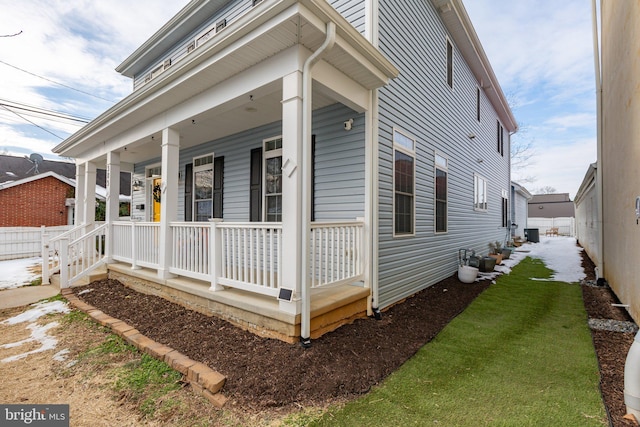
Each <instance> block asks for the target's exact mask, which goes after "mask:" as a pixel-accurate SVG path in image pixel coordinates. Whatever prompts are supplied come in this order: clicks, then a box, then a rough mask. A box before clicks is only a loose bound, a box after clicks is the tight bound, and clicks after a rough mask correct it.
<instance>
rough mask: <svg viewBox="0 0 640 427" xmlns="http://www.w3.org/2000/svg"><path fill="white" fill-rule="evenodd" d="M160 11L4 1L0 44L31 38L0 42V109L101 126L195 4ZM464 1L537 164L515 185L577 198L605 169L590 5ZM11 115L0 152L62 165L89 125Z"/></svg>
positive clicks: (1, 123) (142, 4)
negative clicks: (130, 61)
mask: <svg viewBox="0 0 640 427" xmlns="http://www.w3.org/2000/svg"><path fill="white" fill-rule="evenodd" d="M159 4H160V2H158V1H157V0H138V1H135V2H131V1H125V0H110V1H108V2H106V1H86V0H22V1H17V2H16V1H13V0H11V1H9V0H0V10H2V13H1V14H0V35H2V36H4V35H10V34H15V33H18V32H20V31H22V33H21V34H20V35H18V36H15V37H0V61H1V62H0V76H1V78H0V104H2V103H5V102H6V101H9V102H10V103H13V102H20V103H22V104H26V106H28V108H31V107H39V108H44V109H47V110H54V111H59V112H64V113H67V114H71V115H74V116H80V117H85V118H94V117H96V116H97V115H99V114H100V113H102V112H103V111H105V110H106V109H107V108H109V107H110V106H112V105H113V101H117V100H119V99H122V98H123V97H124V96H126V95H127V94H128V93H130V92H131V81H130V80H129V79H127V78H124V77H122V76H120V75H119V74H118V73H117V72H115V71H114V69H115V67H116V66H118V65H119V64H120V62H122V61H123V60H124V59H125V58H126V57H127V56H128V55H129V54H130V53H132V52H133V51H134V50H135V49H136V48H137V47H138V46H140V45H141V44H142V43H143V42H144V41H145V40H146V39H147V38H148V37H149V36H150V35H151V34H153V33H154V32H155V31H156V30H157V29H158V28H160V26H162V25H163V24H164V23H165V22H166V21H168V20H169V19H170V18H171V17H172V16H173V15H174V14H175V13H177V12H178V11H179V10H180V9H181V8H182V7H183V6H184V5H186V4H187V0H177V1H171V2H170V1H164V2H161V4H162V7H158V5H159ZM464 4H465V7H466V10H467V13H468V14H469V16H470V18H471V21H472V23H473V25H474V27H475V29H476V32H477V33H478V36H479V38H480V41H481V42H482V44H483V47H484V50H485V52H486V54H487V56H488V58H489V60H490V61H491V64H492V66H493V69H494V71H495V74H496V76H497V77H498V80H499V81H500V83H501V86H502V89H503V91H504V93H505V94H506V96H507V98H508V100H509V102H510V104H511V105H512V108H513V111H514V114H515V116H516V119H517V120H518V123H519V124H520V129H521V130H520V132H518V133H517V134H515V135H514V136H513V137H512V141H513V142H514V143H515V144H519V145H522V144H528V145H530V146H531V148H530V149H529V150H528V153H529V154H531V155H532V156H531V158H530V160H529V162H528V165H527V166H526V167H525V168H516V169H514V170H513V173H512V175H513V179H514V180H516V181H521V183H523V185H524V186H525V187H527V188H528V189H529V190H531V191H532V192H535V190H537V189H540V188H543V187H553V188H555V189H556V190H557V191H558V192H566V193H570V194H571V196H572V197H573V196H574V195H575V193H576V191H577V189H578V187H579V185H580V183H581V182H582V178H583V177H584V174H585V173H586V171H587V168H588V166H589V164H590V163H592V162H595V161H596V109H595V83H594V82H595V78H594V71H593V70H594V66H593V45H592V33H591V31H592V29H591V2H590V1H589V0H562V1H558V0H517V1H513V0H464ZM122 11H126V13H122ZM7 64H8V65H7ZM15 67H17V68H21V69H23V70H26V71H28V72H30V73H33V74H36V75H38V76H42V77H46V78H47V79H49V80H44V79H42V78H40V77H36V76H34V75H32V74H29V73H26V72H24V71H19V70H17V69H16V68H15ZM50 80H53V81H56V82H59V83H63V84H65V85H66V86H69V87H72V88H74V89H77V90H72V89H69V88H66V87H62V86H60V85H56V84H54V83H52V82H51V81H50ZM89 94H91V95H89ZM14 111H16V112H19V113H20V114H21V115H23V116H24V118H20V117H18V116H17V115H15V113H11V112H9V111H7V110H5V109H4V108H2V107H0V153H8V154H15V155H23V154H29V153H32V152H39V153H42V154H43V155H44V156H45V157H47V158H55V156H53V154H51V148H52V147H53V146H55V145H57V144H58V143H59V142H60V141H61V139H60V138H64V137H66V136H68V135H70V134H71V133H73V132H75V131H76V130H78V129H79V128H80V125H81V123H79V122H73V121H69V120H65V119H61V118H56V120H55V121H52V120H51V118H50V117H49V116H42V115H38V114H34V113H33V112H30V113H29V115H26V111H25V110H15V109H14ZM25 118H26V119H28V120H30V121H31V122H33V123H35V124H36V125H38V126H41V127H42V128H44V129H46V130H47V131H48V132H47V131H44V130H42V129H40V128H38V127H36V126H34V125H32V124H29V123H27V122H26V121H25ZM52 134H55V135H56V136H54V135H52ZM0 173H2V171H0Z"/></svg>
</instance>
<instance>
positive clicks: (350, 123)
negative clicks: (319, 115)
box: [344, 119, 353, 131]
mask: <svg viewBox="0 0 640 427" xmlns="http://www.w3.org/2000/svg"><path fill="white" fill-rule="evenodd" d="M352 127H353V119H349V120H347V121H346V122H344V130H345V131H350V130H351V128H352Z"/></svg>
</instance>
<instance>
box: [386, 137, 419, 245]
mask: <svg viewBox="0 0 640 427" xmlns="http://www.w3.org/2000/svg"><path fill="white" fill-rule="evenodd" d="M396 133H398V134H400V135H402V136H404V137H405V138H408V139H410V140H411V141H413V150H410V149H409V148H407V147H404V146H403V145H400V144H397V143H396V142H395V137H394V136H395V134H396ZM391 144H392V159H391V163H392V171H393V173H392V175H393V179H392V183H391V186H392V187H391V188H392V195H393V196H392V215H391V216H392V224H391V229H392V231H393V237H394V238H396V237H397V238H404V237H413V236H415V235H416V138H415V137H414V136H412V135H411V134H410V133H409V132H406V131H404V130H402V129H399V128H397V127H394V128H393V131H392V134H391ZM396 151H400V152H401V153H404V154H406V155H407V156H411V157H412V158H413V203H412V206H411V218H412V220H413V225H412V227H411V230H412V231H411V233H401V234H396V160H395V159H396Z"/></svg>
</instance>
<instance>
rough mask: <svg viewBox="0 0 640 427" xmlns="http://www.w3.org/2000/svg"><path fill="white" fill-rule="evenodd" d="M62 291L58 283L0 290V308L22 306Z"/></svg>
mask: <svg viewBox="0 0 640 427" xmlns="http://www.w3.org/2000/svg"><path fill="white" fill-rule="evenodd" d="M59 293H60V288H59V287H57V286H56V285H53V284H52V285H40V286H23V287H21V288H15V289H7V290H4V291H0V310H3V309H5V308H13V307H22V306H25V305H29V304H33V303H34V302H38V301H40V300H43V299H45V298H51V297H53V296H56V295H58V294H59Z"/></svg>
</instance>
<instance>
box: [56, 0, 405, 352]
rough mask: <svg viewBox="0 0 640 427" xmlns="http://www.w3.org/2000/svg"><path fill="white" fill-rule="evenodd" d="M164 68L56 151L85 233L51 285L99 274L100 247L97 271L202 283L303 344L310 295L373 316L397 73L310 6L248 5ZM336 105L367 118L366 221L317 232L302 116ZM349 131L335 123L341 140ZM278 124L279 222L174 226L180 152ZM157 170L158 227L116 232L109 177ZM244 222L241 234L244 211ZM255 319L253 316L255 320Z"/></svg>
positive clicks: (163, 39) (282, 0) (135, 60)
mask: <svg viewBox="0 0 640 427" xmlns="http://www.w3.org/2000/svg"><path fill="white" fill-rule="evenodd" d="M181 25H183V26H185V27H187V26H189V25H192V24H191V23H190V21H189V20H187V19H186V18H185V21H184V22H182V23H180V22H178V23H176V26H177V27H180V26H181ZM172 31H173V30H172V29H162V30H161V31H160V32H159V33H158V34H156V35H154V36H153V37H152V40H151V41H153V43H158V44H159V45H161V44H164V43H168V40H175V39H174V38H173V35H174V34H172ZM185 32H186V33H188V32H189V31H186V30H185ZM173 43H175V41H174V42H173ZM147 44H148V45H151V44H152V43H151V42H148V43H147ZM168 47H171V46H168ZM146 61H148V55H147V54H146V53H145V51H144V50H141V49H139V50H138V51H136V52H135V53H134V54H133V55H132V56H131V57H130V58H129V59H127V60H126V61H125V62H123V64H122V65H121V66H120V67H119V70H120V71H122V73H123V74H125V75H130V76H133V75H136V74H137V73H139V72H140V71H141V70H142V69H144V67H143V66H142V65H140V64H142V63H146ZM169 64H170V67H169V68H166V69H165V70H164V71H163V72H162V73H161V74H159V75H158V76H157V77H154V78H152V79H150V81H148V82H147V83H145V84H144V85H142V86H141V87H139V88H137V89H136V90H135V91H134V92H133V93H132V94H131V95H129V96H128V97H127V98H125V99H124V100H122V101H121V102H119V103H118V104H117V105H116V106H114V107H113V108H111V109H110V110H108V111H107V112H105V113H104V114H103V115H101V116H100V117H98V118H97V119H96V120H94V121H93V122H91V123H90V124H88V125H87V126H85V127H84V128H83V129H81V130H80V131H79V132H77V133H76V134H74V135H72V136H71V137H70V138H68V139H67V140H65V141H64V142H63V143H61V144H60V145H59V146H58V147H56V148H55V149H54V151H55V152H57V153H58V154H60V155H65V156H70V157H74V158H76V162H77V182H78V186H77V193H76V198H77V202H76V206H77V208H76V224H83V225H84V227H85V230H84V231H85V233H87V232H91V233H92V234H86V235H85V236H84V237H80V236H77V235H76V236H69V240H68V242H66V241H65V240H64V238H63V239H62V240H59V241H60V242H62V243H61V244H60V245H59V248H58V249H56V250H59V251H60V252H59V253H60V255H61V257H63V256H65V257H67V258H66V259H65V260H61V265H63V266H64V265H69V271H68V272H66V273H65V272H64V270H65V269H63V270H62V271H61V274H68V277H66V280H68V281H69V283H73V281H74V280H76V277H77V275H78V274H80V275H82V274H85V272H86V271H88V270H90V269H91V268H92V267H91V266H93V265H95V264H96V263H97V262H98V261H96V262H88V261H87V262H85V260H89V259H92V260H93V257H94V256H95V255H94V253H95V249H94V247H95V246H96V244H97V245H98V246H99V251H98V253H99V257H101V256H102V255H103V256H104V258H101V260H104V261H105V262H106V263H107V264H108V265H109V268H110V269H111V271H112V272H113V271H116V270H118V271H119V274H124V273H123V272H124V271H128V273H129V274H128V276H130V277H136V275H139V274H142V273H141V272H144V274H145V276H147V279H149V281H151V282H153V283H160V284H162V286H165V287H168V288H170V283H174V282H173V281H175V280H183V279H185V280H192V281H198V282H197V283H198V284H197V286H199V287H197V288H194V289H197V290H198V292H197V293H201V292H206V293H207V294H206V295H208V296H209V297H210V298H207V299H210V300H213V299H215V298H218V297H219V295H223V294H221V293H222V292H226V294H224V295H227V294H229V293H233V294H234V295H235V294H237V295H243V296H244V298H246V299H251V298H261V300H264V301H269V302H268V304H269V305H273V304H277V307H278V309H277V311H278V312H279V313H280V315H282V316H288V317H287V318H288V319H296V320H294V321H293V323H292V324H293V325H294V328H295V327H297V328H298V330H297V333H299V336H300V337H301V338H303V339H308V338H309V337H310V336H311V335H312V330H310V329H311V323H312V321H311V316H312V312H313V307H314V304H315V302H314V301H315V298H316V296H317V295H327V294H330V293H332V292H333V293H336V294H339V292H338V291H337V290H338V289H339V288H340V287H341V286H344V285H346V286H350V287H352V288H355V289H358V291H357V292H356V293H357V294H358V295H365V296H364V297H363V298H362V300H363V301H365V308H364V311H365V312H366V310H367V309H370V304H371V301H370V298H369V296H370V294H371V283H372V281H371V280H370V276H371V272H372V271H373V269H372V265H373V264H374V263H375V260H374V259H372V254H373V253H374V252H373V249H372V248H374V247H375V245H372V240H374V237H372V230H374V229H375V226H374V225H375V221H376V217H375V215H376V213H375V212H373V211H372V208H371V206H372V205H373V204H372V202H371V201H372V200H373V198H374V197H375V195H376V193H375V189H374V187H373V182H374V180H375V179H377V175H376V172H377V171H376V160H375V159H376V151H375V147H376V132H377V128H376V123H375V117H374V111H375V97H374V93H373V90H374V89H376V88H378V87H381V86H383V85H385V84H386V83H387V82H388V81H389V79H390V78H393V77H395V76H397V74H398V71H397V69H395V67H394V66H393V65H392V64H391V63H389V61H388V60H386V59H385V58H384V57H383V56H382V55H381V53H380V52H379V51H378V49H377V48H376V47H375V46H374V45H373V44H372V43H371V42H370V41H368V40H366V39H365V38H364V37H363V36H362V34H360V33H359V32H358V31H357V30H356V29H355V28H354V27H353V26H352V25H351V24H350V23H348V22H347V21H346V20H345V19H344V18H343V17H342V16H341V15H340V14H339V13H338V12H336V10H335V9H333V8H332V7H331V6H330V5H329V4H327V3H326V2H324V1H320V2H318V1H314V0H298V1H297V0H273V1H268V2H261V3H258V4H256V6H255V7H253V8H251V9H249V10H248V11H247V12H246V13H245V14H244V15H242V16H239V17H237V18H235V20H234V21H229V23H228V25H227V26H226V27H225V28H224V30H221V32H220V33H219V34H218V33H217V32H216V33H215V35H214V36H212V37H211V38H210V39H208V41H206V43H204V42H203V44H201V45H199V46H198V47H196V48H195V49H194V50H190V51H187V52H186V53H185V55H184V56H182V57H181V58H179V59H176V60H175V61H174V62H170V63H169ZM143 65H144V64H143ZM334 104H342V105H344V106H346V107H348V108H349V109H351V110H352V111H354V112H355V113H358V114H364V121H365V122H366V123H365V132H364V136H363V138H364V141H363V147H364V148H363V149H364V151H365V152H364V153H363V155H362V157H363V158H365V160H364V162H365V174H366V177H365V180H364V181H365V183H364V184H363V191H362V193H363V199H364V201H363V203H362V208H361V212H362V213H363V214H364V215H363V218H361V219H359V220H354V218H351V219H349V220H347V221H343V222H331V223H328V222H313V221H312V220H311V214H310V210H311V200H310V197H311V196H310V193H311V191H310V188H311V185H312V182H311V174H312V171H311V139H312V127H313V123H312V113H313V111H315V110H317V109H320V108H323V107H327V106H331V105H334ZM347 119H349V117H344V118H343V119H341V120H338V121H336V125H337V126H338V129H339V130H340V131H341V132H344V130H343V121H344V120H347ZM278 122H280V123H281V126H280V132H278V133H279V134H280V136H281V140H282V148H281V151H282V156H281V157H282V169H281V170H282V178H281V179H282V184H281V185H282V190H281V195H282V204H281V212H280V214H281V218H282V221H281V222H248V221H235V220H234V221H229V220H217V219H216V220H212V221H210V222H208V223H202V222H179V221H177V219H178V218H179V217H180V215H179V212H178V205H179V203H178V201H179V198H178V197H179V193H180V190H181V188H184V185H185V184H184V180H181V179H180V171H181V169H180V163H179V162H180V155H181V152H184V150H188V149H193V148H194V147H199V146H202V145H203V144H209V143H213V141H216V140H219V139H221V138H224V137H227V136H230V135H236V134H239V133H241V132H248V131H249V130H251V129H256V128H258V127H260V126H265V125H267V124H271V123H278ZM240 143H243V142H240ZM246 144H247V145H246V146H247V147H249V145H248V144H249V143H248V142H246ZM156 159H160V161H159V163H158V167H159V170H160V171H161V172H160V175H159V176H158V177H154V179H156V178H157V179H158V181H154V182H153V186H154V187H155V185H156V182H157V183H161V184H157V185H159V186H161V187H160V188H159V191H158V196H159V197H158V198H161V200H162V203H161V204H159V206H158V209H159V212H158V214H159V215H158V217H159V219H160V220H159V221H158V222H152V219H153V217H152V216H151V215H149V213H148V212H149V211H150V209H147V210H146V211H145V217H144V218H143V220H142V221H131V222H120V221H118V200H117V199H118V198H117V195H118V194H119V188H118V185H119V182H118V180H116V179H114V180H111V179H109V177H110V176H118V175H119V172H120V170H121V169H122V170H129V171H133V170H134V169H135V167H136V165H139V164H145V162H150V161H152V160H154V161H155V160H156ZM98 165H99V166H106V169H107V171H108V173H107V177H108V179H107V186H108V192H107V212H106V224H105V225H104V226H101V227H98V228H95V229H94V227H93V224H94V219H95V218H94V214H93V204H92V203H93V200H94V199H95V195H94V194H93V191H94V188H95V170H96V167H97V166H98ZM145 178H148V177H146V176H145ZM151 188H152V187H151V186H150V183H149V181H147V182H146V183H145V189H144V190H143V191H144V192H145V194H146V197H147V199H146V200H147V201H152V200H153V199H151V198H150V196H149V194H150V192H151V191H150V190H151ZM149 204H151V203H148V202H147V205H149ZM246 213H247V215H246V219H247V220H248V219H249V218H248V216H249V206H248V205H247V206H246ZM359 215H360V214H358V216H359ZM354 216H356V215H354ZM223 217H224V215H223ZM263 220H264V218H263ZM91 230H93V231H91ZM102 236H104V237H102ZM102 242H104V247H102V246H101V245H102ZM54 246H55V245H54ZM365 249H366V250H365ZM74 260H75V261H74ZM78 263H79V264H78ZM84 264H87V265H86V266H85V265H84ZM123 265H125V266H128V267H123ZM127 268H128V270H127ZM72 269H76V271H71V270H72ZM114 274H115V273H114ZM194 283H196V282H194ZM354 284H355V286H353V285H354ZM63 286H64V285H63ZM167 292H169V291H167ZM278 297H280V298H279V299H278ZM346 300H349V298H346ZM367 305H369V307H367ZM255 310H256V311H257V312H258V314H259V312H260V311H261V310H262V309H261V308H255ZM360 311H362V310H360ZM245 316H248V317H250V316H249V315H248V314H245ZM295 325H298V326H295Z"/></svg>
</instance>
